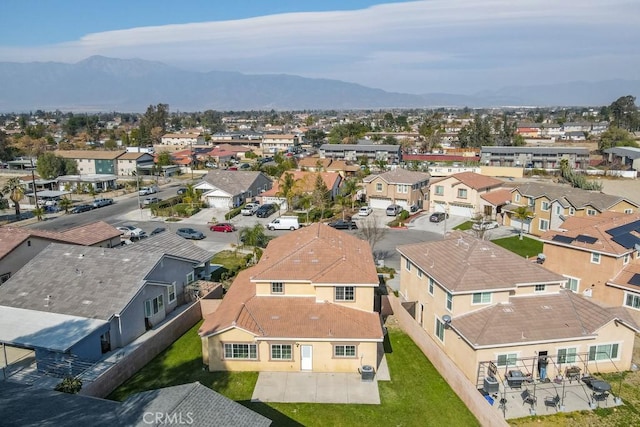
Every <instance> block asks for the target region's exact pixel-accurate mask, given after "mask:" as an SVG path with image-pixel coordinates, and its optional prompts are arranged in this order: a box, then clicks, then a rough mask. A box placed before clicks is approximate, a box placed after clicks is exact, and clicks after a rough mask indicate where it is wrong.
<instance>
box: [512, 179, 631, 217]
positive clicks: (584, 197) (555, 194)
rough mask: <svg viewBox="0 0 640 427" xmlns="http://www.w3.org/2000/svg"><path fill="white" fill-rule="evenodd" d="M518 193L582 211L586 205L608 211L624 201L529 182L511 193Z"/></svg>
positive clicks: (599, 194) (613, 197) (600, 194)
mask: <svg viewBox="0 0 640 427" xmlns="http://www.w3.org/2000/svg"><path fill="white" fill-rule="evenodd" d="M516 190H517V191H518V192H519V193H520V194H522V195H523V196H528V197H534V198H538V197H541V196H546V197H547V198H548V199H549V200H551V201H553V200H558V202H559V203H560V204H562V206H564V207H568V206H573V207H574V208H576V209H582V208H584V207H585V206H587V205H590V206H593V207H594V208H596V209H598V210H599V211H600V212H602V211H605V210H607V209H610V208H611V207H612V206H613V205H615V204H616V203H618V202H620V201H622V200H626V201H627V202H629V203H633V204H634V205H635V202H632V201H631V200H629V199H625V198H624V197H620V196H614V195H611V194H605V193H602V192H599V191H587V190H582V189H580V188H573V187H569V186H566V185H550V184H540V183H537V182H530V183H526V184H523V185H519V186H518V187H517V188H515V189H514V190H513V191H516Z"/></svg>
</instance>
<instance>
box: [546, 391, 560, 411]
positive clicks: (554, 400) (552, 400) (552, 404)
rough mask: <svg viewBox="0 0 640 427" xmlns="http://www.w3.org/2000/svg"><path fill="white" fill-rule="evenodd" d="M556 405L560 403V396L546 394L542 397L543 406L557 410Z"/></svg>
mask: <svg viewBox="0 0 640 427" xmlns="http://www.w3.org/2000/svg"><path fill="white" fill-rule="evenodd" d="M558 405H560V396H559V395H557V394H556V395H555V396H547V397H545V398H544V406H545V407H546V408H547V410H549V408H554V409H555V410H556V411H557V410H558Z"/></svg>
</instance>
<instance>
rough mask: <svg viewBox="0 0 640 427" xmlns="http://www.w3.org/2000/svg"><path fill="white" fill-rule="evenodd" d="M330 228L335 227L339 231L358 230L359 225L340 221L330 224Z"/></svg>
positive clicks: (348, 221) (351, 221) (349, 221)
mask: <svg viewBox="0 0 640 427" xmlns="http://www.w3.org/2000/svg"><path fill="white" fill-rule="evenodd" d="M329 227H333V228H335V229H337V230H357V229H358V224H356V222H355V221H353V220H344V219H339V220H337V221H333V222H330V223H329Z"/></svg>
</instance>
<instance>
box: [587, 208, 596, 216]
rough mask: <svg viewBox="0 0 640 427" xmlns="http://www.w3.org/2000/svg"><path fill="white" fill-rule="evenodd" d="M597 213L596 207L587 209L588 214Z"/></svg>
mask: <svg viewBox="0 0 640 427" xmlns="http://www.w3.org/2000/svg"><path fill="white" fill-rule="evenodd" d="M595 214H596V211H595V209H587V215H588V216H594V215H595Z"/></svg>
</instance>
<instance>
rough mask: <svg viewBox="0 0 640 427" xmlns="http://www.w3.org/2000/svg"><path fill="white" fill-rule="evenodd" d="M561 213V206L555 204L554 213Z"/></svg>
mask: <svg viewBox="0 0 640 427" xmlns="http://www.w3.org/2000/svg"><path fill="white" fill-rule="evenodd" d="M561 213H562V206H560V205H556V215H560V214H561Z"/></svg>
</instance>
